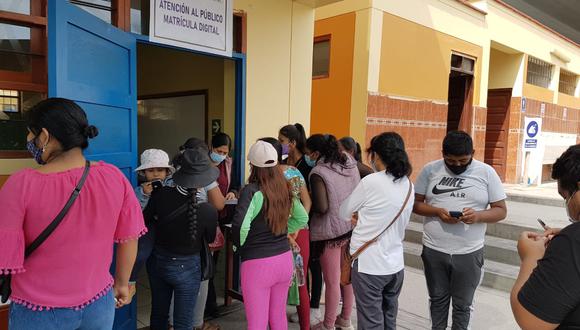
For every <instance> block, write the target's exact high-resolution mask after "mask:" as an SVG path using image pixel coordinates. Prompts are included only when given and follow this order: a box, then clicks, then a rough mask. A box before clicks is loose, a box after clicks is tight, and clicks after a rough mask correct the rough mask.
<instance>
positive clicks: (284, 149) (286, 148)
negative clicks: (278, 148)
mask: <svg viewBox="0 0 580 330" xmlns="http://www.w3.org/2000/svg"><path fill="white" fill-rule="evenodd" d="M289 152H290V145H288V144H282V155H288V153H289Z"/></svg>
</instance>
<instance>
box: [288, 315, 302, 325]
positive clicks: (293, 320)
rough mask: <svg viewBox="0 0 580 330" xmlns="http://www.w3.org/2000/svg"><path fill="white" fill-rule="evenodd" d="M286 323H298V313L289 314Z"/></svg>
mask: <svg viewBox="0 0 580 330" xmlns="http://www.w3.org/2000/svg"><path fill="white" fill-rule="evenodd" d="M288 321H290V323H298V322H299V321H300V319H299V318H298V313H292V314H290V316H288Z"/></svg>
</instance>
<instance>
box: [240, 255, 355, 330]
mask: <svg viewBox="0 0 580 330" xmlns="http://www.w3.org/2000/svg"><path fill="white" fill-rule="evenodd" d="M293 268H294V266H293V261H292V252H291V251H288V252H285V253H282V254H279V255H277V256H273V257H268V258H261V259H252V260H247V261H244V262H242V266H241V277H242V294H243V296H244V306H245V309H246V318H247V319H248V330H264V329H267V327H268V325H270V329H271V330H287V329H288V321H287V319H286V300H287V299H288V288H289V287H290V281H291V280H292V271H293ZM351 293H352V290H351Z"/></svg>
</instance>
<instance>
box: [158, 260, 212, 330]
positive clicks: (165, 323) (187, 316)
mask: <svg viewBox="0 0 580 330" xmlns="http://www.w3.org/2000/svg"><path fill="white" fill-rule="evenodd" d="M147 272H148V273H149V282H150V286H151V319H150V323H151V324H150V327H151V330H166V329H167V328H168V327H169V305H170V304H171V296H174V299H175V301H174V311H173V323H174V324H173V328H174V329H175V330H186V329H187V330H191V329H192V328H193V310H194V308H195V301H196V300H197V294H198V292H199V283H200V280H201V264H200V257H199V254H196V255H191V256H180V255H172V254H170V253H164V252H161V251H158V250H157V249H156V250H155V251H154V252H153V254H152V255H151V257H150V258H149V260H148V261H147Z"/></svg>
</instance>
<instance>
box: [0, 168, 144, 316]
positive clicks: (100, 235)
mask: <svg viewBox="0 0 580 330" xmlns="http://www.w3.org/2000/svg"><path fill="white" fill-rule="evenodd" d="M82 173H83V168H75V169H71V170H68V171H65V172H59V173H50V174H43V173H40V172H38V171H36V170H32V169H26V170H22V171H20V172H17V173H15V174H13V175H12V176H10V177H9V178H8V180H7V181H6V183H5V184H4V186H3V187H2V189H0V251H1V252H0V274H1V273H4V274H6V273H11V274H14V275H13V277H12V296H11V297H10V298H11V300H12V302H14V303H18V304H22V305H25V306H27V307H29V308H31V309H34V310H37V309H38V310H43V309H49V308H77V309H78V308H83V307H85V306H87V305H88V304H90V303H91V302H93V301H94V300H96V299H97V298H99V297H101V296H102V295H103V294H105V293H106V292H108V290H109V289H110V288H111V286H112V284H113V277H112V276H111V274H110V273H109V268H110V266H111V261H112V258H113V243H114V242H122V241H126V240H131V239H137V238H138V237H139V236H141V235H142V234H144V233H145V232H146V231H147V229H146V227H145V224H144V222H143V214H142V213H141V207H140V206H139V202H138V201H137V198H136V197H135V194H134V193H133V188H132V187H131V184H130V183H129V181H128V180H127V179H126V178H125V176H124V175H123V173H121V171H120V170H119V169H118V168H116V167H115V166H113V165H109V164H106V163H104V162H99V163H95V164H92V166H91V169H90V172H89V176H88V177H87V180H86V182H85V185H84V186H83V188H82V190H81V193H80V195H79V197H78V198H77V200H76V201H75V203H74V204H73V205H72V207H71V208H70V210H69V212H68V214H67V215H66V217H65V218H64V220H63V221H62V222H61V223H60V225H59V226H58V227H57V228H56V230H55V231H54V232H53V233H52V235H51V236H50V237H48V239H47V240H46V241H45V242H44V243H43V244H42V245H41V246H40V247H39V248H38V249H37V250H36V251H34V252H33V253H32V255H30V257H28V258H27V259H26V260H24V248H25V246H27V245H29V244H30V243H32V241H33V240H34V239H36V237H38V235H39V234H40V233H41V232H42V231H43V230H44V229H45V228H46V227H47V226H48V224H49V223H50V222H51V221H52V220H54V218H55V216H56V215H57V214H58V213H59V212H60V211H61V209H62V208H63V206H64V204H65V203H66V202H67V200H68V198H69V197H70V194H71V192H72V191H73V189H74V188H75V186H76V185H77V183H78V181H79V180H80V178H81V176H82Z"/></svg>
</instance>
